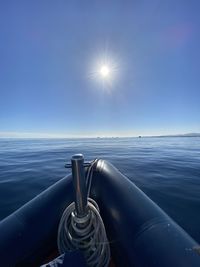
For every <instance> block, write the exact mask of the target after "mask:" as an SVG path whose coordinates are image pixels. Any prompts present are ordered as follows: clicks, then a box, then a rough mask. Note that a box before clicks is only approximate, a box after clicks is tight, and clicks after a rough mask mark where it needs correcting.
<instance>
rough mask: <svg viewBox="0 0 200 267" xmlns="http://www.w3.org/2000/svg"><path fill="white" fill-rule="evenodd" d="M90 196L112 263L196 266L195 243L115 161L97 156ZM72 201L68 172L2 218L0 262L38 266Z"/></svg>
mask: <svg viewBox="0 0 200 267" xmlns="http://www.w3.org/2000/svg"><path fill="white" fill-rule="evenodd" d="M91 197H92V198H94V199H95V200H96V201H97V203H98V205H99V207H100V211H101V215H102V218H103V220H104V223H105V226H106V231H107V235H108V239H109V242H110V245H111V253H112V258H113V260H114V262H115V264H116V266H123V267H124V266H135V267H177V266H180V267H186V266H187V267H188V266H192V267H197V266H198V267H199V266H200V255H199V254H198V251H199V245H198V244H197V242H195V241H194V240H193V239H192V238H191V237H190V236H189V235H188V234H187V233H186V232H185V231H184V230H183V229H182V228H181V227H180V226H178V225H177V224H176V223H175V222H174V221H173V220H172V219H171V218H170V217H169V216H167V214H166V213H164V212H163V211H162V210H161V209H160V208H159V207H158V206H157V205H156V204H155V203H154V202H153V201H151V200H150V199H149V198H148V197H147V196H146V195H145V194H144V193H143V192H142V191H141V190H140V189H139V188H138V187H136V186H135V185H134V184H133V183H132V182H131V181H130V180H128V179H127V178H126V177H125V176H124V175H123V174H122V173H120V172H119V171H118V170H117V169H116V168H115V167H114V166H113V165H111V164H109V163H108V162H106V161H103V160H99V161H98V163H97V166H96V168H95V171H94V173H93V180H92V190H91ZM72 201H73V186H72V178H71V175H69V176H67V177H64V178H63V179H62V180H60V181H59V182H57V183H56V184H54V185H53V186H51V187H50V188H48V189H47V190H45V191H44V192H43V193H41V194H40V195H38V196H37V197H36V198H34V199H33V200H31V201H30V202H28V203H27V204H26V205H24V206H23V207H21V208H20V209H19V210H17V211H16V212H14V213H13V214H11V215H10V216H9V217H7V218H6V219H4V220H3V221H1V222H0V261H1V263H0V266H4V267H7V266H9V267H11V266H22V267H23V266H30V267H31V266H39V265H40V264H42V263H43V262H44V259H45V258H46V257H47V256H48V255H49V254H51V253H52V252H55V251H56V249H57V246H56V238H57V229H58V224H59V220H60V218H61V215H62V213H63V211H64V209H65V207H66V206H68V205H69V204H70V203H71V202H72Z"/></svg>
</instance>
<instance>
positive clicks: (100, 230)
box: [57, 160, 110, 267]
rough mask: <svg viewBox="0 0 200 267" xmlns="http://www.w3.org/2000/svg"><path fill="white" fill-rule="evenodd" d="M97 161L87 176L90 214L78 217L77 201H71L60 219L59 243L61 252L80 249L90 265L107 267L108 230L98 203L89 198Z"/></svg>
mask: <svg viewBox="0 0 200 267" xmlns="http://www.w3.org/2000/svg"><path fill="white" fill-rule="evenodd" d="M96 162H97V160H95V161H93V162H92V164H91V166H90V167H89V168H88V172H87V177H86V185H87V190H88V191H87V192H88V194H87V196H88V214H87V215H86V216H85V217H81V218H80V217H77V216H76V211H75V203H74V202H73V203H71V204H70V205H69V206H68V207H67V208H66V209H65V211H64V213H63V215H62V218H61V220H60V224H59V228H58V237H57V244H58V250H59V252H60V254H62V253H64V252H66V251H72V250H75V249H80V250H81V251H82V252H83V254H84V257H85V260H86V262H87V266H88V267H107V266H108V265H109V261H110V246H109V242H108V239H107V236H106V230H105V227H104V223H103V220H102V218H101V216H100V213H99V207H98V205H97V203H96V202H95V201H94V200H93V199H91V198H89V194H90V188H91V180H92V174H93V169H94V164H95V163H96Z"/></svg>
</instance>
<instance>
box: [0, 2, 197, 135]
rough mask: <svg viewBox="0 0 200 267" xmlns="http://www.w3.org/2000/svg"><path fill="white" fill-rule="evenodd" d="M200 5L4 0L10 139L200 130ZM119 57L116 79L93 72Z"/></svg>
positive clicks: (2, 127) (2, 108)
mask: <svg viewBox="0 0 200 267" xmlns="http://www.w3.org/2000/svg"><path fill="white" fill-rule="evenodd" d="M199 10H200V1H198V0H197V1H195V0H191V1H188V0H176V1H174V0H168V1H160V0H151V1H149V0H146V1H141V0H137V1H134V0H133V1H128V0H127V1H126V0H121V1H117V0H113V1H111V0H109V1H102V0H101V1H94V0H93V1H88V0H85V1H82V0H80V1H75V0H73V1H66V0H65V1H62V0H60V1H56V0H54V1H53V0H48V1H47V0H46V1H43V0H32V1H28V0H24V1H21V0H19V1H16V0H13V1H9V0H2V1H1V3H0V136H6V135H8V136H9V135H12V134H13V135H19V134H21V135H22V136H23V135H26V133H28V134H29V135H31V134H33V135H39V134H40V133H41V134H44V135H45V134H53V135H67V136H93V135H94V136H95V135H105V136H106V135H107V136H108V135H120V136H121V135H128V136H130V135H133V136H134V135H151V134H170V133H172V134H173V133H184V132H200V16H199ZM105 58H106V60H108V61H111V62H113V64H114V65H115V70H113V73H112V70H111V76H112V79H111V80H112V81H110V83H111V82H112V84H111V85H110V83H109V84H104V85H102V83H101V82H100V81H99V78H97V77H96V76H95V77H94V75H91V72H93V71H94V72H95V71H96V68H97V63H98V62H99V61H101V60H103V59H105Z"/></svg>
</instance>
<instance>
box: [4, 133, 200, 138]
mask: <svg viewBox="0 0 200 267" xmlns="http://www.w3.org/2000/svg"><path fill="white" fill-rule="evenodd" d="M167 137H200V133H185V134H166V135H138V136H137V135H135V136H134V135H132V136H131V135H129V136H126V135H124V136H123V135H121V136H117V135H116V136H115V135H113V136H106V135H105V136H104V135H102V136H98V135H97V136H95V135H94V136H92V135H91V136H81V135H80V136H78V135H70V136H67V135H64V134H58V135H56V134H45V133H42V134H41V133H40V134H37V133H36V134H30V133H23V134H22V135H20V134H15V133H7V135H6V133H3V134H2V133H0V139H118V138H140V139H142V138H167Z"/></svg>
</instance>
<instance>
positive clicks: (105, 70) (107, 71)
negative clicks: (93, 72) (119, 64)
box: [100, 65, 110, 78]
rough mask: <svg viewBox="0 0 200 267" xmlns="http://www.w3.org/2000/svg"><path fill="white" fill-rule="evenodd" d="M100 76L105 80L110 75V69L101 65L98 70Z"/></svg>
mask: <svg viewBox="0 0 200 267" xmlns="http://www.w3.org/2000/svg"><path fill="white" fill-rule="evenodd" d="M100 74H101V76H102V77H103V78H107V77H108V76H109V74H110V69H109V67H108V66H107V65H103V66H101V68H100Z"/></svg>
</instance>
